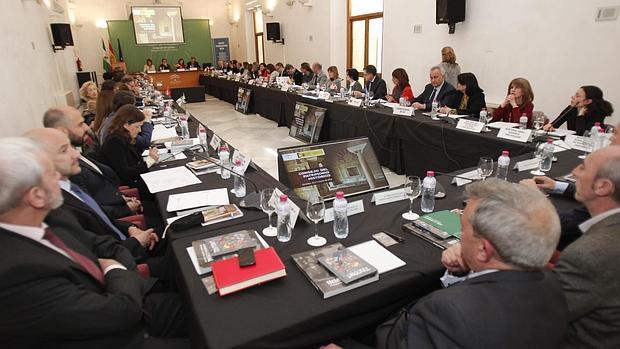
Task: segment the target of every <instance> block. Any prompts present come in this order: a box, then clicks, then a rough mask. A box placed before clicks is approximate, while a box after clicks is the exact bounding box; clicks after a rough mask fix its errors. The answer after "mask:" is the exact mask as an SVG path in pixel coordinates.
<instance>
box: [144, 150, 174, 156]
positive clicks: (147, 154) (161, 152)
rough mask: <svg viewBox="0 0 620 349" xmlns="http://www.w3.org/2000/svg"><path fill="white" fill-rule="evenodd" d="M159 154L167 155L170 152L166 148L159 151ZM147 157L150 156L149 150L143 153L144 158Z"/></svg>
mask: <svg viewBox="0 0 620 349" xmlns="http://www.w3.org/2000/svg"><path fill="white" fill-rule="evenodd" d="M157 152H158V153H159V155H161V154H166V153H167V152H168V149H166V148H163V149H157ZM145 156H149V150H148V149H147V150H145V151H143V152H142V157H145Z"/></svg>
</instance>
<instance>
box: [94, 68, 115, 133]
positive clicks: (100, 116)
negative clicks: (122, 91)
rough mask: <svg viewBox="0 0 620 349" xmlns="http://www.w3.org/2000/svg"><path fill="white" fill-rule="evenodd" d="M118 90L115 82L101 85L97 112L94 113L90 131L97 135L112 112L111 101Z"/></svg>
mask: <svg viewBox="0 0 620 349" xmlns="http://www.w3.org/2000/svg"><path fill="white" fill-rule="evenodd" d="M117 90H118V88H117V87H116V82H114V81H112V80H106V81H104V82H103V83H102V84H101V92H100V93H99V96H97V110H96V112H95V121H94V122H93V125H92V126H91V128H92V130H93V131H94V132H96V133H99V129H100V128H101V125H102V124H103V121H104V120H105V118H106V117H108V115H110V113H111V112H112V106H113V103H112V99H113V98H114V93H116V91H117Z"/></svg>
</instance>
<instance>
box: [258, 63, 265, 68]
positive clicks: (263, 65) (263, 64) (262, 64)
mask: <svg viewBox="0 0 620 349" xmlns="http://www.w3.org/2000/svg"><path fill="white" fill-rule="evenodd" d="M261 66H262V67H263V70H264V69H267V65H266V64H265V63H261V64H259V65H258V69H260V67H261Z"/></svg>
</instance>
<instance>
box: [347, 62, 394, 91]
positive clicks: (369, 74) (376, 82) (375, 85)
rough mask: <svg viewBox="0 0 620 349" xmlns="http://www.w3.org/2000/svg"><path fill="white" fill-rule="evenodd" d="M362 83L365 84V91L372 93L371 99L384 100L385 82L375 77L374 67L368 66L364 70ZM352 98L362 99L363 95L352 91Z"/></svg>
mask: <svg viewBox="0 0 620 349" xmlns="http://www.w3.org/2000/svg"><path fill="white" fill-rule="evenodd" d="M364 81H365V82H366V85H365V89H366V91H368V92H372V93H373V95H372V99H381V98H385V96H386V95H387V86H386V84H385V80H383V79H381V78H380V77H378V76H377V68H376V67H375V66H374V65H368V66H366V68H364ZM353 96H355V97H363V96H364V93H363V92H359V91H353Z"/></svg>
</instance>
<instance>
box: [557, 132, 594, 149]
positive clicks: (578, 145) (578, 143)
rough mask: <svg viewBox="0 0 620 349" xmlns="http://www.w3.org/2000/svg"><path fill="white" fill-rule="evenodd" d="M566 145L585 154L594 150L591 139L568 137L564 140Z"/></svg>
mask: <svg viewBox="0 0 620 349" xmlns="http://www.w3.org/2000/svg"><path fill="white" fill-rule="evenodd" d="M564 143H566V144H567V145H568V146H569V147H571V148H573V149H576V150H581V151H584V152H587V151H590V150H592V141H591V140H590V138H589V137H583V136H575V135H566V138H564Z"/></svg>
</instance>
